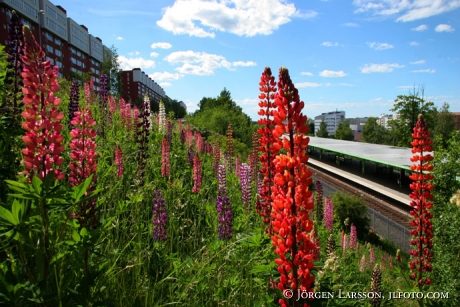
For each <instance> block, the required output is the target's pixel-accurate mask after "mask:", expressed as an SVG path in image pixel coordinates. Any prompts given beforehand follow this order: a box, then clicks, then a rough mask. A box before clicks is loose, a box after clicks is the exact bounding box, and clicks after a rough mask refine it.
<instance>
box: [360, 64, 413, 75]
mask: <svg viewBox="0 0 460 307" xmlns="http://www.w3.org/2000/svg"><path fill="white" fill-rule="evenodd" d="M402 67H404V65H399V64H396V63H394V64H388V63H387V64H366V65H365V66H364V67H363V68H361V72H362V73H363V74H368V73H371V72H392V71H393V70H394V69H395V68H402Z"/></svg>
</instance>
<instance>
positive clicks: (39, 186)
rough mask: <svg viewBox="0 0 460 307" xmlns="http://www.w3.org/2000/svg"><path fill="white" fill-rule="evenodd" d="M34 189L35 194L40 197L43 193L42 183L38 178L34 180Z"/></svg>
mask: <svg viewBox="0 0 460 307" xmlns="http://www.w3.org/2000/svg"><path fill="white" fill-rule="evenodd" d="M32 187H33V188H34V192H35V194H37V195H40V193H41V192H42V181H41V180H40V178H38V177H37V176H34V177H33V178H32Z"/></svg>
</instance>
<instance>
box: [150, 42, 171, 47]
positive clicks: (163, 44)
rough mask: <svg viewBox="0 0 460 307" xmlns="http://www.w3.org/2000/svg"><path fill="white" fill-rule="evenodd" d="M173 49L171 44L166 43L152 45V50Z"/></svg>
mask: <svg viewBox="0 0 460 307" xmlns="http://www.w3.org/2000/svg"><path fill="white" fill-rule="evenodd" d="M171 47H172V45H171V44H170V43H165V42H158V43H152V44H151V45H150V48H152V49H156V48H160V49H169V48H171Z"/></svg>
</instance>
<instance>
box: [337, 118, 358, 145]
mask: <svg viewBox="0 0 460 307" xmlns="http://www.w3.org/2000/svg"><path fill="white" fill-rule="evenodd" d="M354 138H355V137H354V135H353V131H352V130H351V128H350V121H348V120H345V121H341V122H340V123H339V125H338V127H337V130H335V133H334V139H337V140H346V141H353V139H354Z"/></svg>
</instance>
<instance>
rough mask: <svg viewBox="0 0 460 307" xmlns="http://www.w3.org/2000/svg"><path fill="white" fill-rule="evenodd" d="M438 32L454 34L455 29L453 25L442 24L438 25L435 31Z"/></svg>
mask: <svg viewBox="0 0 460 307" xmlns="http://www.w3.org/2000/svg"><path fill="white" fill-rule="evenodd" d="M434 30H435V31H436V32H452V31H454V30H455V29H454V28H452V26H451V25H446V24H443V23H442V24H440V25H437V26H436V28H435V29H434Z"/></svg>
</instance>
